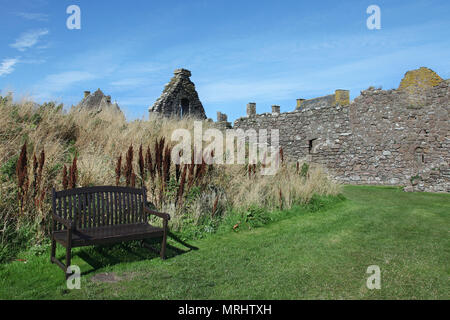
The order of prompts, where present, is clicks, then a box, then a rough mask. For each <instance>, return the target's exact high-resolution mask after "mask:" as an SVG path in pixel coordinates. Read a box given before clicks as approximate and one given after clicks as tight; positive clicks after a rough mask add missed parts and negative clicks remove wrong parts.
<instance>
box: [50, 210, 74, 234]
mask: <svg viewBox="0 0 450 320" xmlns="http://www.w3.org/2000/svg"><path fill="white" fill-rule="evenodd" d="M52 217H53V219H54V220H56V221H58V222H59V223H61V224H62V225H63V226H65V227H66V228H67V229H70V230H74V229H75V223H74V222H73V221H72V220H68V219H64V218H63V217H60V216H58V215H57V214H55V213H53V212H52Z"/></svg>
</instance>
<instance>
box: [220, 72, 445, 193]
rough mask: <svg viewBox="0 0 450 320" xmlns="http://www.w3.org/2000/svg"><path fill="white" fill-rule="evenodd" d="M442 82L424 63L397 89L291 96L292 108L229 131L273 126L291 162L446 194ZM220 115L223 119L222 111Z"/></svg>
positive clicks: (252, 107) (358, 180)
mask: <svg viewBox="0 0 450 320" xmlns="http://www.w3.org/2000/svg"><path fill="white" fill-rule="evenodd" d="M449 109H450V87H449V83H448V80H443V79H442V78H441V77H439V76H438V75H437V74H436V73H435V72H433V71H432V70H430V69H428V68H420V69H418V70H413V71H409V72H407V73H406V75H405V77H404V79H403V80H402V81H401V84H400V86H399V88H398V89H392V90H381V89H375V88H372V87H371V88H369V89H368V90H365V91H362V92H361V95H360V96H358V97H357V98H355V99H354V101H352V102H350V101H349V92H348V91H346V90H336V92H335V93H334V94H332V95H328V96H325V97H320V98H315V99H310V100H304V99H298V100H297V106H296V108H295V110H294V111H291V112H285V113H280V107H279V106H276V105H274V106H272V113H264V114H257V113H256V104H255V103H249V104H248V105H247V116H246V117H242V118H239V119H237V120H236V121H235V123H234V128H235V129H237V128H241V129H244V130H247V129H268V130H270V129H279V135H280V146H281V147H282V148H283V150H284V153H285V154H286V155H287V156H288V157H289V158H290V159H291V160H294V161H297V160H300V161H308V162H314V163H319V164H322V165H323V166H324V167H325V168H327V170H328V172H329V173H330V174H331V175H332V176H334V177H335V178H336V179H337V180H339V181H342V182H345V183H352V184H383V185H399V186H407V190H410V191H412V190H419V191H436V192H450V166H449V162H450V131H449V129H450V123H449ZM222 117H223V116H222Z"/></svg>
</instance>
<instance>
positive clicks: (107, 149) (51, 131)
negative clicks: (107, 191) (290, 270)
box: [0, 97, 339, 243]
mask: <svg viewBox="0 0 450 320" xmlns="http://www.w3.org/2000/svg"><path fill="white" fill-rule="evenodd" d="M203 126H204V128H208V127H210V126H211V123H210V122H207V121H205V122H204V125H203ZM180 128H184V129H188V130H190V131H191V132H193V120H192V119H183V120H180V119H171V118H159V119H158V118H155V119H152V120H150V121H143V120H135V121H131V122H126V121H125V120H124V119H123V118H122V117H117V116H115V115H114V114H108V113H105V112H102V113H101V114H99V115H97V116H92V114H89V113H86V112H74V113H70V112H69V113H67V112H64V111H63V110H62V106H58V105H55V104H54V103H47V104H43V105H36V104H35V103H33V102H32V101H21V102H19V103H13V102H12V101H11V99H5V98H1V97H0V170H1V171H0V190H1V195H0V219H1V220H0V232H2V235H1V240H2V243H5V241H8V239H9V238H10V236H8V234H10V233H11V232H12V233H14V232H16V231H17V230H19V229H21V227H22V226H29V225H30V223H31V224H32V225H34V226H35V225H38V227H37V229H39V230H40V231H39V232H40V235H43V234H45V232H46V226H47V225H48V220H49V219H48V210H49V207H50V206H49V198H48V195H49V194H51V192H50V191H51V188H53V187H54V188H56V189H63V171H64V167H66V169H65V170H66V174H68V172H67V168H69V167H70V166H71V164H72V161H73V159H74V157H75V156H76V157H77V168H78V177H77V187H82V186H90V185H116V184H117V183H118V184H122V185H124V184H125V183H126V182H125V180H124V177H123V175H124V174H125V169H126V168H125V167H124V164H125V163H126V157H127V151H128V150H129V148H130V146H133V162H132V168H131V169H132V171H131V172H132V174H133V175H134V176H133V178H132V179H134V183H135V184H136V185H137V187H139V186H140V185H141V184H142V183H144V185H145V186H146V187H147V189H148V190H150V191H151V190H153V191H155V190H162V191H163V192H164V195H163V199H164V201H161V200H160V199H161V198H160V197H161V195H160V194H158V192H153V193H152V192H149V199H148V200H149V201H150V202H151V203H153V204H154V205H156V206H157V208H158V209H159V210H163V211H166V212H168V213H171V214H172V215H173V217H174V219H172V222H171V223H172V227H173V228H174V229H178V230H179V229H182V228H183V224H186V223H194V224H195V223H200V222H201V221H202V219H204V217H205V216H206V217H218V216H220V215H223V214H224V213H225V212H226V211H227V210H228V209H230V208H233V209H236V208H245V207H247V206H250V205H257V206H260V207H262V208H266V209H273V208H290V207H291V206H292V205H293V204H296V203H306V202H308V201H309V199H311V197H312V196H313V195H314V194H319V195H328V194H337V193H339V186H338V185H337V184H335V183H334V182H333V181H331V180H330V179H329V178H328V177H327V175H326V174H324V172H323V171H322V170H321V168H320V167H318V166H311V168H310V169H309V170H308V172H307V174H306V175H301V174H300V173H299V172H298V167H297V168H296V165H295V164H291V163H284V164H283V166H282V167H281V169H280V170H279V171H278V173H277V174H276V175H274V176H261V175H260V174H259V167H258V168H256V167H252V168H250V169H249V168H248V167H247V166H243V165H231V166H228V165H222V166H220V167H219V166H216V165H214V166H211V167H209V168H206V167H203V168H193V167H192V166H185V167H183V166H175V165H169V166H168V165H167V164H162V165H161V166H162V167H160V168H156V167H155V170H156V171H158V170H159V172H160V175H161V176H163V177H164V178H162V179H161V178H160V179H159V180H158V173H155V172H152V171H151V170H150V171H148V170H147V171H145V177H143V175H144V174H143V168H148V167H149V165H148V162H149V161H150V162H152V163H151V165H150V167H153V166H155V163H157V162H155V161H157V159H158V157H160V158H163V159H164V158H166V157H167V152H168V149H170V147H172V146H173V143H172V142H171V140H170V139H171V134H172V132H173V130H175V129H180ZM161 140H165V144H164V146H163V147H162V149H160V150H158V148H156V147H155V145H157V144H158V143H160V142H161ZM24 143H27V151H28V155H30V157H29V159H32V158H31V157H32V155H34V154H35V155H39V154H40V153H41V152H42V151H45V166H44V167H43V169H42V172H41V175H42V177H41V183H42V188H43V189H44V190H45V192H46V198H45V200H44V204H42V205H41V208H39V209H37V208H35V207H34V206H28V207H25V208H24V213H23V215H19V201H18V197H17V196H18V192H19V191H18V188H17V176H16V174H15V171H14V170H13V169H15V166H16V164H17V160H18V158H19V154H20V152H21V147H22V146H23V145H24ZM120 157H121V165H119V167H120V168H119V169H120V170H119V173H120V175H121V178H120V179H118V178H117V173H118V172H117V170H118V165H117V163H118V158H120ZM258 166H259V165H258ZM29 167H32V160H29ZM199 170H205V172H204V173H202V174H204V175H207V179H204V181H206V182H205V183H201V184H199V183H194V181H195V177H196V174H198V171H199ZM196 172H197V173H196ZM249 172H250V176H249ZM33 174H34V173H33V171H32V170H28V181H33ZM66 184H67V181H66ZM160 184H163V185H162V186H160ZM160 187H161V188H160ZM180 189H182V190H180ZM180 193H181V195H180ZM180 203H181V204H180ZM180 208H181V210H180ZM186 216H189V219H186ZM33 237H34V236H33ZM34 239H35V241H40V240H39V239H41V237H34Z"/></svg>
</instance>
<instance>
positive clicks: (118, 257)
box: [58, 232, 198, 275]
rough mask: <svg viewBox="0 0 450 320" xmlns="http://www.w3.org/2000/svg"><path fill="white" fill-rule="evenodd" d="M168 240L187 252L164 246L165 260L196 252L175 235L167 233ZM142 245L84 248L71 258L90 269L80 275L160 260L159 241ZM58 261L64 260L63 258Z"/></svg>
mask: <svg viewBox="0 0 450 320" xmlns="http://www.w3.org/2000/svg"><path fill="white" fill-rule="evenodd" d="M168 239H171V240H173V241H174V242H176V243H179V244H181V245H182V246H184V247H186V248H187V250H183V249H181V248H178V247H175V246H173V245H170V244H167V245H166V259H171V258H174V257H176V256H178V255H182V254H185V253H188V252H190V251H192V250H198V248H197V247H195V246H192V245H190V244H189V243H187V242H185V241H183V240H181V239H180V238H179V237H178V236H176V235H175V234H173V233H171V232H169V234H168ZM144 241H145V246H144V243H143V242H141V241H131V242H122V243H116V244H110V245H98V246H92V247H85V248H77V249H78V251H73V252H72V255H73V257H79V258H81V259H82V260H84V261H85V262H86V263H87V264H88V265H90V266H91V267H92V269H90V270H88V271H85V272H82V275H87V274H90V273H93V272H96V271H97V270H99V269H101V268H104V267H106V266H113V265H116V264H119V263H124V262H135V261H142V260H150V259H154V258H157V259H159V258H160V255H159V252H160V250H161V239H158V238H155V239H147V240H144ZM58 259H64V256H61V257H59V258H58Z"/></svg>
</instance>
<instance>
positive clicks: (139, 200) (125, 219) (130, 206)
mask: <svg viewBox="0 0 450 320" xmlns="http://www.w3.org/2000/svg"><path fill="white" fill-rule="evenodd" d="M52 198H53V199H52V205H53V212H54V213H56V214H57V215H58V216H60V217H62V218H65V219H69V220H71V221H76V228H77V229H87V228H95V227H102V226H108V225H119V224H130V223H141V222H147V215H146V214H144V207H143V206H144V203H145V201H146V191H145V188H142V189H135V188H128V187H115V186H102V187H86V188H75V189H69V190H64V191H58V192H56V191H55V190H53V194H52ZM56 229H57V230H61V229H64V227H63V226H61V225H60V224H59V223H58V224H57V228H56Z"/></svg>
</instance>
